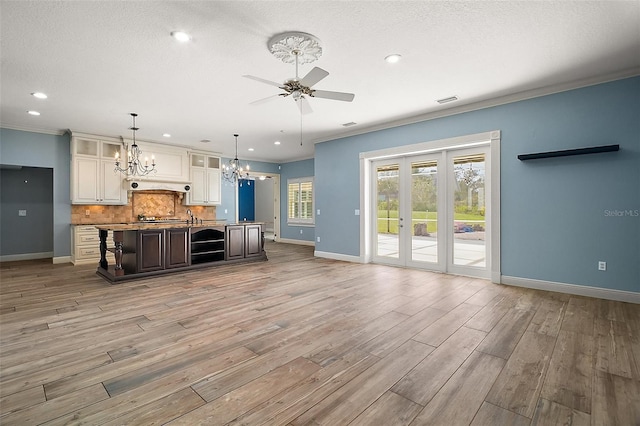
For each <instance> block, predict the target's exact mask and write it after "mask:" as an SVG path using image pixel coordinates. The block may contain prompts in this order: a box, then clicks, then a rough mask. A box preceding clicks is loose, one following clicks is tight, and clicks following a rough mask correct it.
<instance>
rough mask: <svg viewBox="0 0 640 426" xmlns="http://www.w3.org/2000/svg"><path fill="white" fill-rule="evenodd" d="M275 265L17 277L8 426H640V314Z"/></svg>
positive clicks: (287, 256) (335, 267)
mask: <svg viewBox="0 0 640 426" xmlns="http://www.w3.org/2000/svg"><path fill="white" fill-rule="evenodd" d="M267 252H268V255H269V258H270V260H269V261H268V262H261V263H255V264H250V265H227V266H221V267H218V268H208V269H203V270H198V271H190V272H186V273H179V274H177V275H170V276H164V277H159V278H150V279H144V280H139V281H131V282H127V283H123V284H118V285H109V284H107V283H106V282H105V281H103V280H102V279H101V278H99V277H98V276H96V275H95V267H93V266H86V267H84V266H82V267H80V266H77V267H73V266H71V265H51V264H50V263H44V262H37V261H31V262H13V263H4V264H2V265H1V269H0V272H1V301H0V302H1V304H0V306H1V317H0V318H1V320H0V326H1V328H0V338H1V343H2V346H1V358H0V360H1V379H0V410H1V417H0V423H1V424H3V425H36V424H47V425H63V424H65V425H66V424H88V425H101V424H108V425H131V424H140V425H152V424H165V423H167V424H170V425H196V424H206V425H217V424H233V425H257V424H269V425H289V424H291V425H303V424H324V425H332V426H333V425H347V424H350V425H384V426H387V425H406V424H412V425H419V424H428V425H436V424H442V425H448V426H450V425H468V424H472V425H529V424H539V425H550V424H551V425H553V424H574V425H582V424H585V425H588V424H592V425H638V424H640V372H639V371H640V305H632V304H625V303H619V302H611V301H605V300H599V299H590V298H584V297H573V296H568V295H563V294H557V293H549V292H542V291H533V290H526V289H519V288H512V287H506V286H499V285H495V284H491V283H489V282H487V281H483V280H477V279H471V278H465V277H457V276H448V275H443V274H434V273H429V272H423V271H416V270H408V269H401V268H393V267H385V266H380V265H361V264H352V263H345V262H338V261H331V260H327V259H317V258H314V257H313V251H312V248H311V247H304V246H292V245H287V244H274V243H268V245H267Z"/></svg>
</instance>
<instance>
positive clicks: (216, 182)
mask: <svg viewBox="0 0 640 426" xmlns="http://www.w3.org/2000/svg"><path fill="white" fill-rule="evenodd" d="M189 164H190V166H191V167H190V169H191V182H192V186H191V191H189V192H188V193H187V197H186V203H185V204H187V205H192V206H194V205H203V206H210V205H218V204H220V202H221V200H220V192H221V191H220V189H221V188H220V185H221V184H220V157H217V156H214V155H210V154H205V153H197V152H193V153H191V155H190V163H189Z"/></svg>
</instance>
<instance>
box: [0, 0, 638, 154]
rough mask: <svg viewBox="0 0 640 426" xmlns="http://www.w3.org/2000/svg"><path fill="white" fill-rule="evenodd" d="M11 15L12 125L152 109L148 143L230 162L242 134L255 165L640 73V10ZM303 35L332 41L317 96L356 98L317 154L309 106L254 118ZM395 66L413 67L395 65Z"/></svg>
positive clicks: (238, 4)
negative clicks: (405, 124) (415, 122)
mask: <svg viewBox="0 0 640 426" xmlns="http://www.w3.org/2000/svg"><path fill="white" fill-rule="evenodd" d="M0 13H1V25H2V26H1V34H2V40H1V49H2V50H1V59H2V67H1V99H0V101H1V111H0V113H1V115H0V122H1V124H2V126H3V127H10V128H18V129H27V130H40V131H62V130H66V129H71V130H74V131H80V132H86V133H93V134H99V135H107V136H124V137H130V136H131V132H130V131H129V130H128V127H129V126H130V125H131V121H130V117H129V115H128V114H129V113H130V112H137V113H138V114H139V117H138V121H137V125H138V127H140V130H139V132H138V138H140V139H144V140H153V141H159V142H164V143H171V144H176V145H189V146H192V147H196V148H199V149H206V150H210V151H216V152H220V153H222V154H225V155H227V156H229V155H231V154H232V153H233V150H234V139H233V136H232V135H233V134H234V133H239V134H240V137H239V145H240V152H239V154H240V155H239V156H240V158H241V159H255V160H265V161H271V162H286V161H291V160H296V159H302V158H310V157H312V156H313V148H314V145H313V144H314V143H315V142H318V141H325V140H330V139H335V138H337V137H340V136H344V135H348V134H353V133H360V132H363V131H365V130H366V129H370V128H379V127H381V126H384V123H389V122H392V121H398V120H410V119H411V118H412V117H420V116H425V114H430V113H434V112H438V111H442V110H445V109H447V108H456V107H460V106H461V105H465V104H473V103H477V102H480V101H485V100H488V99H493V98H497V97H502V96H506V95H511V94H514V93H519V92H523V91H529V90H533V89H539V88H545V87H555V86H558V85H563V84H568V83H571V82H575V81H582V80H589V79H594V78H596V79H597V78H600V77H606V76H611V75H621V74H624V75H633V74H637V73H639V72H640V71H638V70H640V1H627V2H621V1H591V2H589V1H576V2H569V1H548V2H533V1H523V2H508V1H497V2H493V1H489V2H481V1H457V2H453V1H417V2H410V1H373V2H371V1H290V2H288V1H165V0H163V1H115V0H114V1H85V2H82V1H53V0H52V1H5V0H2V1H1V3H0ZM175 30H183V31H186V32H188V33H190V34H191V35H192V37H193V39H192V41H191V42H189V43H186V44H181V43H179V42H177V41H176V40H174V39H173V38H172V37H170V32H171V31H175ZM287 31H303V32H307V33H311V34H313V35H315V36H316V37H317V38H319V39H320V40H321V43H322V47H323V50H324V53H323V55H322V57H321V58H320V59H319V60H318V61H316V62H314V63H313V64H310V65H309V64H307V65H304V66H302V67H301V69H300V75H301V76H302V75H304V74H306V73H307V72H308V71H309V70H310V69H311V68H312V67H313V66H318V67H321V68H323V69H325V70H327V71H329V73H330V75H329V76H328V77H327V78H325V79H324V80H322V81H321V82H319V83H318V84H317V85H316V86H314V89H322V90H334V91H344V92H352V93H355V95H356V96H355V100H354V101H353V102H352V103H346V102H339V101H331V100H326V99H310V103H311V106H312V108H313V109H314V112H313V113H312V114H310V115H305V116H304V118H303V122H302V126H303V127H302V128H303V146H302V147H301V146H300V125H301V122H300V114H299V112H298V110H297V108H296V106H295V103H294V101H293V100H292V99H291V98H275V99H274V100H273V101H271V102H269V103H266V104H261V105H249V103H250V102H252V101H255V100H257V99H261V98H264V97H267V96H269V95H272V94H275V93H277V92H278V89H277V88H276V87H272V86H269V85H266V84H261V83H259V82H256V81H253V80H249V79H246V78H243V77H242V75H244V74H250V75H254V76H258V77H262V78H265V79H267V80H273V81H277V82H283V81H284V80H286V79H287V78H290V77H293V76H294V74H295V70H294V67H293V66H292V65H288V64H285V63H283V62H280V61H279V60H277V59H276V58H274V57H273V56H272V55H271V54H270V53H269V50H268V48H267V41H268V40H269V39H270V38H271V37H272V36H274V35H276V34H278V33H282V32H287ZM391 53H399V54H401V55H402V61H400V62H399V63H398V64H395V65H392V64H388V63H386V62H385V61H384V57H385V56H386V55H388V54H391ZM35 91H42V92H45V93H46V94H48V95H49V98H48V99H46V100H39V99H35V98H34V97H32V96H30V94H31V93H32V92H35ZM452 95H456V96H458V97H459V98H460V100H459V101H457V102H454V103H450V104H446V105H440V104H438V103H437V102H435V100H437V99H441V98H445V97H449V96H452ZM27 110H37V111H40V112H41V115H40V116H39V117H34V116H30V115H28V114H26V111H27ZM347 122H356V123H357V125H356V126H352V127H348V128H345V127H343V126H342V124H343V123H347ZM165 132H167V133H170V134H171V135H172V137H171V138H170V139H166V138H163V137H162V134H163V133H165ZM203 139H210V140H211V142H210V143H206V144H205V143H202V142H200V141H201V140H203ZM276 140H279V141H281V142H282V144H281V145H279V146H275V145H274V141H276ZM249 147H252V148H254V149H255V151H253V152H248V151H247V149H248V148H249Z"/></svg>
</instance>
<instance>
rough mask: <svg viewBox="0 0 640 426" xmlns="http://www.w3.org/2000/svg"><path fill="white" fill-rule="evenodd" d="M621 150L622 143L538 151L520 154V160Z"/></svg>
mask: <svg viewBox="0 0 640 426" xmlns="http://www.w3.org/2000/svg"><path fill="white" fill-rule="evenodd" d="M613 151H620V145H603V146H592V147H589V148H578V149H565V150H562V151H548V152H536V153H534V154H520V155H518V160H520V161H527V160H537V159H539V158H553V157H567V156H569V155H584V154H599V153H601V152H613Z"/></svg>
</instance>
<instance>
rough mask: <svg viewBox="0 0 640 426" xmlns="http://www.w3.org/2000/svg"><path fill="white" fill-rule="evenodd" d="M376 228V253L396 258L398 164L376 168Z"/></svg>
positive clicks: (397, 245)
mask: <svg viewBox="0 0 640 426" xmlns="http://www.w3.org/2000/svg"><path fill="white" fill-rule="evenodd" d="M376 179H377V185H376V188H377V190H376V192H377V194H376V195H377V197H376V200H377V209H376V212H377V216H376V223H377V230H378V239H377V247H376V254H377V255H378V256H385V257H392V258H394V259H398V258H399V255H400V242H399V238H398V230H399V227H398V208H399V202H398V191H399V189H400V168H399V166H398V164H392V165H388V166H379V167H377V168H376Z"/></svg>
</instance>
